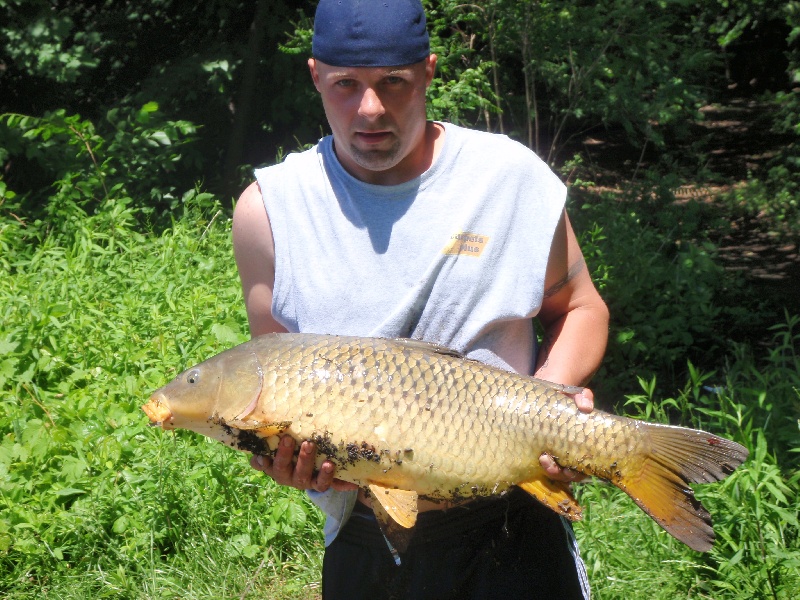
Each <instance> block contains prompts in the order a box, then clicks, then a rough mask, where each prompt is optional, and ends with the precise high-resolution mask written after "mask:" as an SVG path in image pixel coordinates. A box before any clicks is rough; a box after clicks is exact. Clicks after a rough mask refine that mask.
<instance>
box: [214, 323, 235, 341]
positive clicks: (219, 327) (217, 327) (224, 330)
mask: <svg viewBox="0 0 800 600" xmlns="http://www.w3.org/2000/svg"><path fill="white" fill-rule="evenodd" d="M211 333H212V335H213V336H214V337H215V338H216V340H217V341H218V342H219V343H220V344H225V345H228V344H239V343H241V341H242V339H241V336H240V335H239V334H237V333H236V332H235V331H234V330H233V329H231V328H230V327H229V326H228V325H224V324H222V323H215V324H214V325H212V326H211Z"/></svg>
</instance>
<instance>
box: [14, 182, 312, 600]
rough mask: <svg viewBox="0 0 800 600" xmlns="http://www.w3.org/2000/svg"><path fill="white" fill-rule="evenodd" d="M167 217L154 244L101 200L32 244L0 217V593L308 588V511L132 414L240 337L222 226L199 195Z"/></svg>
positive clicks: (224, 592)
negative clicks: (293, 581)
mask: <svg viewBox="0 0 800 600" xmlns="http://www.w3.org/2000/svg"><path fill="white" fill-rule="evenodd" d="M183 206H184V207H185V208H184V214H183V216H182V217H181V218H180V219H179V220H177V221H176V222H175V224H174V227H172V228H170V229H168V230H166V231H164V232H163V233H162V234H161V235H159V236H155V235H153V234H149V233H139V232H137V231H136V230H135V229H134V228H133V227H132V224H133V223H135V219H134V218H133V215H132V209H131V208H130V207H129V206H118V207H112V206H109V205H106V206H104V207H103V208H102V210H101V211H100V212H99V213H98V214H96V215H92V216H84V217H83V218H81V219H79V218H77V217H76V218H75V220H74V222H73V223H72V226H73V229H72V231H70V232H69V235H67V234H66V233H64V234H61V233H59V232H55V231H54V232H51V233H50V235H49V236H48V237H47V238H46V239H44V241H43V242H42V243H41V244H39V245H33V246H32V245H19V244H16V243H15V238H16V236H17V235H18V234H19V232H20V231H22V230H24V226H23V225H22V224H21V223H19V222H18V221H16V220H14V219H11V218H9V219H3V220H0V224H2V227H0V245H2V246H3V247H4V248H10V249H11V250H12V251H11V252H10V253H5V252H4V253H3V259H2V261H3V262H2V268H3V271H4V273H5V276H4V277H2V278H0V307H2V308H1V309H0V311H1V313H0V315H1V316H0V322H2V326H1V327H0V350H2V352H1V353H0V356H2V358H0V595H2V596H3V597H7V598H34V597H41V596H42V595H43V594H44V593H45V591H49V592H53V593H56V594H63V596H62V597H116V598H141V597H159V598H161V597H174V598H177V597H181V598H186V597H226V598H227V597H230V598H239V597H241V594H242V591H243V590H245V589H247V587H248V586H251V585H255V586H256V588H255V589H254V592H253V593H254V596H253V597H255V595H256V594H257V591H258V590H259V589H262V588H266V587H268V585H267V581H268V580H271V581H272V583H273V584H274V583H275V581H276V580H282V579H283V578H285V577H287V575H288V574H289V573H295V575H294V576H293V577H297V580H298V581H299V582H300V588H302V583H303V582H307V581H308V580H309V579H312V580H313V578H315V577H316V574H315V572H314V571H313V568H314V567H315V566H318V560H319V558H318V557H319V553H320V551H321V534H320V525H321V523H320V516H319V513H318V512H317V511H316V509H314V508H313V507H312V506H311V505H310V504H309V503H308V501H307V500H306V499H305V497H304V496H303V495H302V494H300V493H294V492H290V491H288V490H285V489H282V488H281V489H279V488H277V486H274V485H272V484H270V483H269V481H268V480H267V478H265V477H263V475H261V474H260V473H258V472H256V471H254V470H252V469H251V468H250V467H249V466H248V464H247V458H246V457H245V456H244V455H242V454H239V453H234V452H231V451H230V450H229V449H226V448H225V447H223V446H222V445H220V444H216V443H210V442H209V441H208V440H206V439H205V438H202V439H201V438H200V437H199V436H195V435H192V434H188V433H186V432H178V433H176V434H175V435H169V434H165V433H164V432H161V431H160V430H154V429H151V428H149V427H147V426H146V425H145V423H146V418H145V417H144V415H143V414H142V413H141V411H140V410H139V405H140V404H142V403H143V401H145V400H146V397H147V394H148V393H149V391H151V390H153V389H155V388H156V387H158V386H160V385H162V384H164V383H165V382H166V381H167V380H168V379H170V378H171V377H172V375H174V373H175V372H176V371H177V370H179V369H181V368H183V367H185V366H187V365H188V364H190V363H194V362H197V361H198V360H200V359H201V358H203V357H205V356H208V355H210V354H214V353H216V352H219V351H220V350H221V349H223V348H226V347H229V346H231V345H233V344H235V343H238V342H241V341H244V340H245V339H246V337H247V334H246V331H247V325H246V317H245V314H244V309H243V304H242V302H241V298H240V294H241V292H240V289H239V284H238V278H237V275H236V271H235V264H234V261H233V256H232V251H231V247H230V221H229V219H228V218H226V217H220V215H221V214H222V211H221V210H220V208H219V206H218V205H215V203H214V200H213V198H212V197H211V196H210V195H209V194H204V193H198V192H195V191H192V192H190V193H188V194H186V196H185V198H184V202H183ZM112 223H113V224H114V228H115V229H114V231H113V235H112V232H110V231H109V226H110V224H112ZM62 241H65V242H67V243H66V244H61V243H60V242H62ZM282 568H286V569H288V571H287V572H285V573H283V575H280V576H278V577H277V578H276V574H277V573H280V571H281V569H282ZM226 572H228V573H229V577H227V576H226V575H225V573H226ZM256 572H261V573H263V576H258V577H256V576H255V575H254V573H256ZM207 586H211V587H207ZM76 587H77V591H76ZM204 587H205V588H206V589H203V588H204ZM187 590H188V592H187ZM187 594H188V595H187ZM287 597H288V595H287Z"/></svg>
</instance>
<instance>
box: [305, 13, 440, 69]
mask: <svg viewBox="0 0 800 600" xmlns="http://www.w3.org/2000/svg"><path fill="white" fill-rule="evenodd" d="M311 54H312V55H313V57H314V58H316V59H317V60H320V61H322V62H324V63H326V64H329V65H333V66H337V67H397V66H400V65H410V64H413V63H416V62H419V61H421V60H423V59H425V58H426V57H427V56H428V55H429V54H430V40H429V38H428V30H427V29H426V23H425V11H424V9H423V8H422V3H421V2H420V0H383V1H381V0H320V2H319V4H318V5H317V12H316V14H315V16H314V38H313V40H312V44H311Z"/></svg>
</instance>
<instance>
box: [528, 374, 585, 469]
mask: <svg viewBox="0 0 800 600" xmlns="http://www.w3.org/2000/svg"><path fill="white" fill-rule="evenodd" d="M570 395H571V396H572V398H573V400H575V404H577V405H578V410H579V411H581V412H582V413H590V412H592V411H593V410H594V394H593V393H592V390H590V389H588V388H583V390H582V391H580V392H578V393H577V394H570ZM539 464H540V465H542V468H543V469H544V470H545V472H546V473H547V476H548V477H550V479H555V480H556V481H565V482H567V483H571V482H573V481H581V480H583V479H586V475H584V474H582V473H578V472H577V471H573V470H572V469H562V468H561V467H559V466H558V464H557V463H556V461H554V460H553V457H552V456H550V455H549V454H542V455H541V456H540V457H539Z"/></svg>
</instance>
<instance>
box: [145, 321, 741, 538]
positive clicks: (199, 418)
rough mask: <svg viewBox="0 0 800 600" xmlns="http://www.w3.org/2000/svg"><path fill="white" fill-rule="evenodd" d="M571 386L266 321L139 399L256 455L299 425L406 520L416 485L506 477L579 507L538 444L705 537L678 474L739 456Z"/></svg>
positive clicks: (706, 477) (494, 483)
mask: <svg viewBox="0 0 800 600" xmlns="http://www.w3.org/2000/svg"><path fill="white" fill-rule="evenodd" d="M571 391H575V390H570V389H567V388H564V387H563V386H559V385H555V384H551V383H547V382H544V381H541V380H537V379H534V378H531V377H525V376H521V375H517V374H514V373H510V372H507V371H504V370H501V369H496V368H492V367H490V366H487V365H484V364H482V363H479V362H476V361H472V360H468V359H465V358H464V357H462V356H460V355H459V354H457V353H455V352H453V351H450V350H448V349H446V348H442V347H440V346H435V345H432V344H427V343H424V342H417V341H412V340H386V339H379V338H357V337H340V336H325V335H314V334H269V335H265V336H261V337H258V338H255V339H253V340H251V341H249V342H247V343H244V344H241V345H239V346H237V347H235V348H232V349H230V350H227V351H225V352H222V353H221V354H218V355H217V356H214V357H212V358H210V359H209V360H207V361H205V362H203V363H201V364H199V365H197V366H196V367H193V368H191V369H188V370H187V371H185V372H183V373H181V374H180V375H178V377H176V378H175V380H174V381H172V382H171V383H170V384H168V385H166V386H165V387H163V388H161V389H160V390H158V391H156V392H155V393H154V394H153V395H152V397H151V398H150V401H149V402H148V404H146V405H145V406H143V409H144V411H145V412H146V413H147V415H148V417H150V419H151V421H152V422H153V423H154V424H159V425H161V426H162V427H163V428H164V429H175V428H184V429H190V430H193V431H197V432H199V433H201V434H203V435H207V436H209V437H212V438H214V439H217V440H220V441H222V442H223V443H226V444H228V445H230V446H232V447H235V448H237V449H240V450H245V451H250V452H254V453H258V454H269V453H272V452H273V451H274V449H275V448H276V447H277V440H278V436H280V435H282V434H288V435H291V436H292V437H293V438H294V439H295V440H297V441H302V440H312V441H314V442H315V443H316V445H317V451H318V456H317V461H318V464H317V466H319V465H320V464H321V463H322V461H323V460H326V459H327V460H330V461H332V462H333V463H334V464H335V465H336V476H337V477H338V478H340V479H343V480H346V481H351V482H353V483H356V484H357V485H359V486H361V487H363V488H365V489H369V490H370V491H371V493H372V494H373V496H374V497H375V498H376V499H377V500H378V501H379V502H377V503H376V502H373V506H374V507H375V510H376V514H378V516H379V517H380V518H381V519H380V520H381V521H382V522H384V523H386V522H387V516H388V517H389V519H388V522H389V523H390V524H391V523H395V524H400V525H401V526H403V527H407V528H409V527H413V524H414V521H415V518H416V513H415V507H416V501H417V498H418V497H424V498H428V499H433V500H459V499H463V498H469V497H472V496H487V495H492V494H499V493H502V492H504V491H505V490H507V489H508V488H509V487H511V486H514V485H518V486H520V487H522V488H523V489H525V490H526V491H528V492H529V493H531V494H532V495H533V496H535V497H536V498H537V499H539V500H540V501H542V502H543V503H545V504H546V505H548V506H550V507H551V508H552V509H553V510H556V511H557V512H559V513H561V514H563V515H565V516H567V517H569V518H571V519H577V518H580V516H581V509H580V506H579V505H578V504H577V502H576V501H575V499H574V498H573V497H572V494H571V491H570V489H569V486H568V485H567V484H564V483H559V482H554V481H552V480H550V479H548V478H547V476H546V474H545V472H544V470H543V469H542V468H541V466H540V464H539V456H540V455H541V454H542V453H548V454H550V455H552V456H553V457H554V458H555V460H556V461H557V462H558V464H559V465H561V466H562V467H568V468H570V469H574V470H576V471H579V472H581V473H585V474H587V475H593V476H597V477H601V478H603V479H606V480H608V481H610V482H612V483H614V484H615V485H617V486H618V487H620V488H621V489H623V490H624V491H625V492H626V493H628V494H629V495H630V496H631V497H632V498H633V499H634V501H636V503H637V504H638V505H639V506H640V507H641V508H642V509H643V510H644V511H645V512H647V514H649V515H650V516H651V517H653V518H654V519H655V520H656V521H657V522H658V523H659V524H660V525H661V526H662V527H664V528H665V529H666V530H667V531H668V532H669V533H671V534H672V535H674V536H675V537H676V538H678V539H679V540H681V541H683V542H684V543H686V544H688V545H689V546H690V547H692V548H694V549H696V550H708V549H709V548H710V547H711V545H712V543H713V539H714V534H713V530H712V528H711V520H710V516H709V515H708V513H707V512H706V511H705V509H704V508H703V507H702V506H701V505H700V503H699V502H698V501H697V500H696V499H695V498H694V495H693V492H692V490H691V488H690V487H689V486H688V484H689V483H707V482H713V481H717V480H719V479H722V478H724V477H725V476H726V475H727V474H729V473H730V472H731V471H732V470H733V469H735V468H736V467H737V466H738V465H739V464H741V463H742V462H743V461H744V460H745V458H746V457H747V450H746V449H745V448H743V447H742V446H740V445H738V444H736V443H734V442H731V441H729V440H726V439H723V438H719V437H717V436H714V435H712V434H709V433H705V432H702V431H698V430H693V429H687V428H681V427H672V426H665V425H656V424H650V423H646V422H642V421H636V420H633V419H628V418H624V417H618V416H615V415H611V414H608V413H605V412H603V411H599V410H595V411H593V412H592V413H590V414H584V413H581V412H580V411H578V409H577V407H576V405H575V403H574V401H573V399H572V398H571V397H570V396H569V395H568V392H571Z"/></svg>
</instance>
